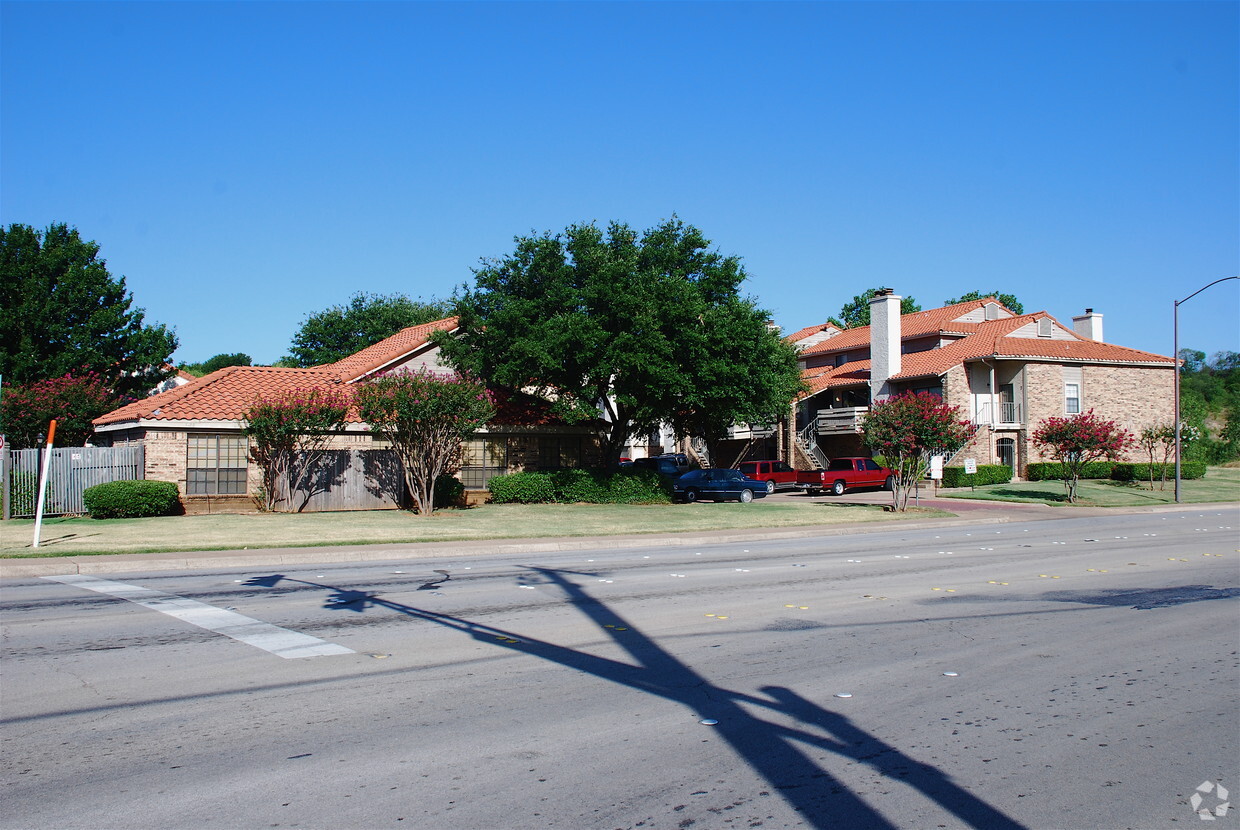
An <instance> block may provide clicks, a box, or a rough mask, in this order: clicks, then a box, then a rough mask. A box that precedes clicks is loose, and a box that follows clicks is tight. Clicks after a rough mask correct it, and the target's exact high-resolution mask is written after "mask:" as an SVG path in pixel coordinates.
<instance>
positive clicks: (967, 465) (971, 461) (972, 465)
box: [964, 458, 977, 475]
mask: <svg viewBox="0 0 1240 830" xmlns="http://www.w3.org/2000/svg"><path fill="white" fill-rule="evenodd" d="M964 471H965V472H966V473H968V474H969V475H973V474H974V473H976V472H977V459H976V458H966V459H965V460H964Z"/></svg>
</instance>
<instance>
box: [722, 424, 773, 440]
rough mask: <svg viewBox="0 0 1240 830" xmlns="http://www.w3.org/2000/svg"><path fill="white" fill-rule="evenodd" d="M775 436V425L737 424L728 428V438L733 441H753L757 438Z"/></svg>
mask: <svg viewBox="0 0 1240 830" xmlns="http://www.w3.org/2000/svg"><path fill="white" fill-rule="evenodd" d="M774 434H775V425H774V424H735V425H733V426H730V427H728V438H731V439H733V440H741V441H752V440H754V439H755V438H770V437H771V436H772V435H774Z"/></svg>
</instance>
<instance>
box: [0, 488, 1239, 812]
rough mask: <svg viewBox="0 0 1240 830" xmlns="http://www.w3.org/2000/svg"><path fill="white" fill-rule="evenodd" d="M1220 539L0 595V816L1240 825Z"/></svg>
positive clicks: (1117, 531) (305, 577) (1220, 514)
mask: <svg viewBox="0 0 1240 830" xmlns="http://www.w3.org/2000/svg"><path fill="white" fill-rule="evenodd" d="M1238 541H1240V512H1238V511H1237V510H1236V509H1235V508H1234V507H1228V508H1226V509H1224V508H1220V507H1218V506H1207V507H1204V508H1202V507H1185V508H1182V509H1178V510H1174V511H1163V512H1151V513H1143V514H1126V515H1115V516H1108V517H1105V518H1092V517H1091V518H1069V519H1057V520H1050V521H1030V522H1022V523H1010V524H996V525H974V526H961V527H950V528H938V529H933V530H917V529H909V528H904V529H901V528H899V527H892V528H890V529H886V530H882V531H879V532H870V533H865V534H857V535H849V536H838V535H837V536H829V537H822V538H816V539H800V540H793V541H779V542H768V543H756V542H749V543H743V544H724V545H710V546H706V545H704V546H702V547H691V546H690V547H685V546H676V547H662V548H661V547H659V546H658V545H657V544H652V545H651V546H650V547H646V548H630V549H623V550H588V551H562V552H556V553H538V554H523V555H511V554H505V555H502V556H501V555H488V554H486V553H485V552H482V553H479V554H477V555H474V556H457V557H452V558H443V559H435V560H425V559H423V560H416V561H412V560H406V561H392V562H385V563H364V564H351V565H347V566H345V565H341V566H330V567H325V566H316V565H307V566H303V565H288V566H285V567H282V568H271V569H264V570H254V569H248V570H244V571H242V570H219V571H212V572H209V573H207V572H175V573H174V572H168V573H162V574H161V573H121V574H116V575H112V576H99V577H84V578H69V579H68V580H62V579H57V578H25V579H13V580H7V581H5V583H4V584H3V587H2V595H0V621H2V622H3V650H2V652H0V658H2V661H3V688H2V691H3V698H2V713H0V714H2V723H3V731H2V733H0V734H2V738H3V756H4V765H3V773H2V774H0V775H2V780H3V790H2V792H3V799H2V803H3V807H0V827H3V828H134V829H137V828H160V829H161V830H168V829H170V828H259V827H298V828H395V827H416V828H431V829H432V830H440V828H443V829H444V830H458V829H459V830H474V829H475V828H565V829H566V830H567V829H568V828H599V829H600V830H610V829H611V828H636V827H642V828H689V827H693V828H697V830H709V829H710V828H733V827H736V828H740V827H746V828H748V827H762V828H784V827H807V828H958V827H971V828H986V830H991V828H1165V827H1171V826H1183V827H1197V826H1199V825H1200V824H1201V821H1202V820H1203V816H1202V815H1199V814H1198V811H1201V812H1203V813H1209V814H1210V815H1209V817H1210V818H1211V819H1215V820H1216V823H1215V824H1213V825H1209V826H1213V827H1227V826H1229V825H1228V822H1231V823H1233V824H1234V823H1236V822H1238V821H1240V810H1237V811H1235V812H1232V813H1231V814H1227V811H1226V810H1223V811H1222V813H1220V814H1218V815H1215V813H1214V812H1213V811H1216V810H1218V809H1219V808H1220V807H1221V806H1222V804H1223V803H1225V799H1220V798H1219V795H1220V794H1221V793H1220V791H1219V790H1218V785H1220V784H1221V785H1222V786H1223V787H1224V788H1226V789H1227V790H1230V791H1231V792H1233V793H1236V794H1240V760H1238V759H1240V745H1238V743H1240V740H1238V736H1240V660H1238V655H1240V625H1238V624H1237V622H1238V616H1237V608H1238V606H1240V567H1238V556H1237V547H1238ZM1207 783H1209V784H1211V785H1212V786H1211V787H1207V788H1205V789H1201V790H1199V789H1198V788H1199V786H1200V785H1203V784H1207ZM1194 794H1198V796H1199V797H1198V798H1197V799H1195V801H1196V802H1197V806H1196V807H1195V806H1194V804H1193V800H1194V799H1193V796H1194Z"/></svg>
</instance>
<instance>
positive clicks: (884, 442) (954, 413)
mask: <svg viewBox="0 0 1240 830" xmlns="http://www.w3.org/2000/svg"><path fill="white" fill-rule="evenodd" d="M972 435H973V429H972V426H971V425H970V424H969V422H968V421H966V420H963V419H962V418H961V417H960V410H959V408H958V407H955V406H948V405H947V404H945V403H943V399H942V398H940V397H939V396H938V395H933V394H930V393H929V392H903V393H901V394H899V395H895V396H893V397H891V398H888V399H887V400H885V401H880V402H879V403H876V404H874V405H873V406H871V407H870V412H869V414H868V415H867V416H866V418H865V422H864V423H863V424H862V427H861V437H862V440H863V441H864V442H865V445H866V446H867V447H869V449H870V452H872V453H874V454H875V455H881V456H883V457H884V458H885V459H886V461H887V466H888V467H890V468H891V470H892V472H894V473H895V475H894V476H893V478H894V481H893V482H892V488H891V489H892V506H893V508H894V509H895V510H896V511H898V512H901V513H903V512H904V511H905V510H908V497H909V495H910V494H911V493H912V491H913V488H914V487H915V486H916V485H917V482H918V481H920V480H921V479H923V478H925V475H926V472H927V471H928V470H929V469H930V459H931V458H932V457H933V456H936V455H951V454H953V453H955V452H956V451H957V450H959V449H960V448H961V447H963V446H964V445H965V444H966V443H967V442H968V440H969V438H970V437H971V436H972Z"/></svg>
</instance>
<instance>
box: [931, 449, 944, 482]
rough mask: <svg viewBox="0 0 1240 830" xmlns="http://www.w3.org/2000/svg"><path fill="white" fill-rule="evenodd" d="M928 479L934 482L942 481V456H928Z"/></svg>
mask: <svg viewBox="0 0 1240 830" xmlns="http://www.w3.org/2000/svg"><path fill="white" fill-rule="evenodd" d="M930 478H932V479H934V480H935V481H942V479H943V456H941V455H932V456H930Z"/></svg>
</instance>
